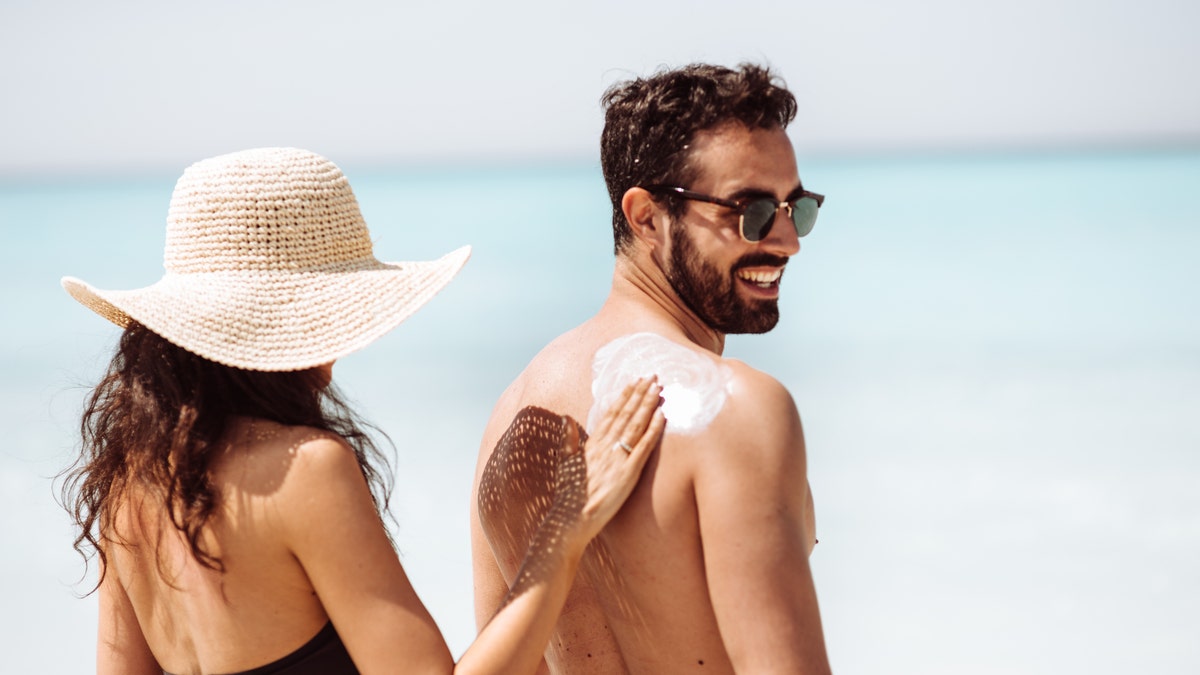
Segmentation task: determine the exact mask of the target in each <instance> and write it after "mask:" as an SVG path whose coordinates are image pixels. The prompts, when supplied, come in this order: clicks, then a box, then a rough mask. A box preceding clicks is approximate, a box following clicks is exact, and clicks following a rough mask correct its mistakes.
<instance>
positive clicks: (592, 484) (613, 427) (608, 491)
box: [584, 378, 666, 533]
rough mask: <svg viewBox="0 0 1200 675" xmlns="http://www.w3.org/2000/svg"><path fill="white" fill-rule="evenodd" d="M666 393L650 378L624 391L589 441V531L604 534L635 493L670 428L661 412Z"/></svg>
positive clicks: (587, 449) (608, 410)
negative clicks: (606, 525) (627, 500)
mask: <svg viewBox="0 0 1200 675" xmlns="http://www.w3.org/2000/svg"><path fill="white" fill-rule="evenodd" d="M661 393H662V387H660V386H659V385H658V382H657V381H656V379H655V378H645V379H640V380H638V381H637V382H634V383H633V384H632V385H630V386H628V387H626V388H625V390H624V391H623V392H622V394H621V396H620V397H618V398H617V400H616V401H614V402H613V403H612V404H611V405H610V406H609V408H608V409H607V410H606V411H605V414H604V415H603V419H604V423H603V424H601V425H600V427H599V428H598V429H597V432H596V433H595V434H593V435H592V436H591V437H590V438H588V441H587V445H586V448H585V451H586V460H587V484H588V485H587V491H588V496H587V504H586V506H585V508H584V512H585V514H586V515H587V517H588V518H589V519H590V520H591V523H590V525H591V527H589V528H588V529H589V531H591V532H592V533H595V532H599V530H600V529H601V528H602V527H603V526H604V524H605V523H607V522H608V521H609V520H610V519H611V518H612V517H613V515H615V514H616V512H617V511H618V510H619V509H620V507H621V504H623V503H624V502H625V499H626V498H628V497H629V495H630V493H632V492H633V488H634V486H635V485H637V481H638V479H639V477H640V476H641V472H642V468H643V467H644V466H645V465H646V461H647V459H648V458H649V456H650V452H651V450H652V449H653V448H654V447H656V446H657V445H658V440H659V438H660V437H661V436H662V431H663V428H664V427H665V424H666V422H665V419H664V418H663V415H662V413H661V412H660V411H659V406H660V405H661V403H662V399H661V397H660V394H661Z"/></svg>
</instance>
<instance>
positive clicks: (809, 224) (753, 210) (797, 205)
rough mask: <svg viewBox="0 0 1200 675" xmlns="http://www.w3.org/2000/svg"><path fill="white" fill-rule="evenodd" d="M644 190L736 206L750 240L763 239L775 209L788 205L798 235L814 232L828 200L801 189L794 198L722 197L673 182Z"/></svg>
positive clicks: (741, 227)
mask: <svg viewBox="0 0 1200 675" xmlns="http://www.w3.org/2000/svg"><path fill="white" fill-rule="evenodd" d="M642 189H644V190H646V191H648V192H652V193H656V194H668V193H669V194H673V195H675V196H677V197H681V198H683V199H690V200H692V201H696V202H708V203H709V204H719V205H721V206H725V207H728V208H731V209H733V210H734V212H735V213H737V214H738V231H739V232H740V233H741V235H742V239H745V240H746V241H748V242H756V241H762V240H763V237H766V236H767V234H768V233H770V231H771V227H772V226H773V225H775V213H776V212H777V211H779V209H787V212H788V217H789V218H791V219H792V225H795V226H796V236H797V237H803V236H804V235H806V234H808V233H809V232H812V229H813V224H814V223H816V222H817V209H819V208H821V204H823V203H824V202H825V195H819V194H817V193H815V192H809V191H808V190H804V189H801V190H800V194H798V195H797V196H795V197H792V198H791V199H790V200H787V201H782V202H777V201H775V200H774V199H771V198H770V197H752V198H749V199H721V198H720V197H713V196H711V195H705V194H700V193H699V192H692V191H691V190H685V189H684V188H681V187H672V186H670V185H646V186H643V188H642Z"/></svg>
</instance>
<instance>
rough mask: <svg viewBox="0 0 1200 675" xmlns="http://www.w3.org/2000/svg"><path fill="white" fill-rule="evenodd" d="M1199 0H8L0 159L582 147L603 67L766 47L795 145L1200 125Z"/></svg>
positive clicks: (111, 163) (488, 156)
mask: <svg viewBox="0 0 1200 675" xmlns="http://www.w3.org/2000/svg"><path fill="white" fill-rule="evenodd" d="M1197 35H1200V3H1197V2H1195V1H1194V0H1137V1H1134V0H1093V1H1084V0H1057V1H1055V0H1049V1H1047V0H1008V1H1006V2H994V1H993V2H984V1H981V0H915V1H913V2H893V1H890V0H838V1H830V0H825V1H823V2H808V1H802V0H742V1H739V2H736V3H734V2H711V1H707V0H699V1H693V2H668V1H661V0H658V1H656V0H640V1H634V0H606V1H605V2H562V1H553V2H552V1H546V0H516V1H514V2H503V3H501V2H493V1H490V0H489V1H486V2H484V1H479V0H463V1H460V2H443V3H434V2H420V3H415V2H382V1H373V0H341V1H339V2H315V1H312V0H299V1H293V2H282V1H279V2H267V1H265V0H247V1H242V2H233V1H226V0H216V1H212V2H205V3H185V2H162V1H161V0H154V1H151V0H146V1H144V2H130V1H109V2H102V3H97V2H83V1H80V0H58V1H50V2H46V1H40V2H35V1H31V0H4V2H3V4H2V5H0V63H3V64H4V65H3V67H2V69H0V91H2V92H3V99H2V100H3V106H0V177H4V176H9V177H13V176H18V177H19V176H27V175H44V174H48V173H53V172H56V171H59V170H66V171H69V172H72V173H80V172H83V173H88V172H100V171H108V170H143V169H151V168H153V169H164V170H169V171H171V172H177V171H178V170H179V169H180V168H181V167H182V166H186V165H187V164H189V163H191V162H192V161H195V160H198V159H201V158H203V157H208V156H212V155H215V154H220V153H223V152H227V151H232V150H236V149H241V148H246V147H254V146H265V145H296V146H301V147H307V148H310V149H312V150H315V151H317V152H321V153H322V154H325V155H327V156H329V157H331V158H333V159H334V160H335V161H339V162H345V161H352V162H362V163H400V164H421V163H431V162H432V163H447V162H462V161H467V162H485V163H496V162H507V161H522V162H528V161H563V160H570V161H575V160H581V159H582V160H592V161H594V160H595V158H596V156H597V150H596V147H597V144H598V136H599V131H600V127H601V124H602V119H601V111H600V108H599V105H598V99H599V98H600V95H601V93H602V92H603V91H604V89H605V88H606V87H607V86H608V85H610V84H612V83H613V82H615V81H618V80H621V79H625V78H627V77H629V76H633V75H644V74H648V73H650V72H652V71H653V70H654V69H655V68H656V67H658V66H660V65H680V64H683V63H687V62H690V61H698V60H699V61H710V62H716V63H723V64H734V63H737V62H739V61H743V60H753V61H757V62H765V63H769V64H770V65H772V66H773V67H774V68H776V69H777V71H778V72H779V73H780V74H781V75H782V76H783V77H784V79H785V80H786V81H787V82H788V84H789V86H790V87H791V88H792V89H793V90H794V91H795V92H796V94H797V97H798V98H799V100H800V114H799V118H798V120H797V122H796V124H795V125H794V127H793V128H792V137H793V139H794V140H795V142H796V145H797V148H798V151H799V152H800V153H801V154H803V153H806V152H807V153H823V154H833V153H842V152H856V153H859V152H868V153H870V152H880V151H886V152H895V151H916V152H928V151H941V150H947V149H950V150H954V149H977V148H984V149H988V148H996V147H1000V148H1012V147H1019V148H1039V147H1054V148H1059V147H1064V146H1067V147H1075V146H1112V145H1117V146H1131V145H1132V146H1155V147H1162V146H1191V147H1197V146H1200V39H1197V37H1196V36H1197Z"/></svg>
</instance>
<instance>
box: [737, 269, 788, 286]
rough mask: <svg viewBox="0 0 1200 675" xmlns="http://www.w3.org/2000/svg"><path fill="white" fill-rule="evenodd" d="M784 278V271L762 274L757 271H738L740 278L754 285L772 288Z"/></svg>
mask: <svg viewBox="0 0 1200 675" xmlns="http://www.w3.org/2000/svg"><path fill="white" fill-rule="evenodd" d="M781 276H783V269H777V270H771V271H768V272H762V271H757V270H738V278H740V279H745V280H746V281H749V282H750V283H752V284H758V285H759V286H771V285H772V284H775V283H777V282H778V281H779V277H781Z"/></svg>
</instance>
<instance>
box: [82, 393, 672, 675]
mask: <svg viewBox="0 0 1200 675" xmlns="http://www.w3.org/2000/svg"><path fill="white" fill-rule="evenodd" d="M660 391H661V388H660V387H659V386H658V384H657V383H655V382H653V381H652V380H649V379H646V380H639V381H638V382H637V383H635V384H632V385H630V386H629V387H628V388H627V389H626V390H625V392H624V395H623V397H622V400H621V401H619V402H617V403H616V404H614V406H613V408H612V409H611V410H609V411H608V413H607V414H606V417H605V422H604V424H602V425H601V429H600V431H599V432H598V433H596V434H594V435H593V437H592V438H591V439H589V441H588V442H587V444H586V446H585V448H584V453H585V455H584V459H585V460H586V477H585V478H584V479H583V480H582V481H580V482H579V483H575V484H571V485H570V486H567V487H564V488H563V489H564V493H565V492H566V491H568V490H578V493H577V494H576V495H575V496H577V497H578V502H577V503H578V504H580V505H581V508H578V509H575V510H574V511H571V512H570V517H569V518H566V519H564V520H562V521H561V522H560V525H561V528H560V529H559V530H557V531H556V533H557V534H558V535H559V539H558V540H557V541H558V545H557V546H556V547H555V548H554V549H553V550H552V551H550V553H549V554H546V552H542V553H543V555H542V558H541V563H542V564H541V565H540V566H539V567H538V568H537V571H538V574H536V575H533V576H532V577H531V581H530V583H529V584H527V586H526V587H525V588H524V589H523V592H522V593H520V594H519V595H517V596H515V597H512V598H510V600H509V602H508V603H507V604H506V605H505V606H504V607H503V609H501V610H500V611H499V612H498V613H496V615H495V616H494V617H492V619H491V621H490V622H489V623H488V624H487V627H486V628H485V629H484V630H483V631H482V632H481V633H480V635H479V636H478V638H477V639H476V641H475V643H474V644H472V645H471V647H470V648H469V649H468V650H467V652H466V653H465V654H464V655H463V657H462V659H461V660H460V661H459V663H458V664H455V663H454V660H453V658H452V656H451V654H450V650H449V649H448V648H447V646H446V643H445V641H444V640H443V638H442V635H441V633H440V632H439V631H438V628H437V626H436V625H435V624H434V622H433V619H432V618H431V617H430V615H429V612H428V611H426V609H425V607H424V605H422V604H421V601H420V599H419V598H418V597H417V595H416V593H415V592H414V590H413V587H412V585H411V584H410V583H409V580H408V578H407V576H406V575H405V573H404V569H403V568H402V567H401V565H400V561H399V560H398V558H397V556H396V552H395V551H394V550H393V548H392V546H391V544H390V543H389V542H388V539H387V536H386V534H385V532H384V529H383V526H382V524H381V522H380V519H379V516H378V514H377V512H376V510H375V507H374V505H373V503H372V501H371V497H370V493H369V491H368V487H367V483H366V481H365V480H364V479H363V476H362V474H361V472H360V470H359V466H358V463H357V461H356V459H355V457H354V454H353V452H352V451H351V450H350V448H349V447H348V446H347V445H346V444H345V443H344V442H343V441H342V440H341V439H340V438H337V437H335V436H332V435H330V434H328V433H324V432H320V431H317V430H314V429H308V428H303V427H284V426H280V425H276V424H273V423H271V422H267V421H264V420H251V419H247V418H238V419H233V420H230V424H229V428H228V432H227V439H228V443H229V445H228V447H227V449H226V451H225V452H224V454H223V455H222V456H221V457H219V458H218V459H217V460H216V461H215V462H214V465H213V466H212V468H211V473H212V479H213V483H214V485H215V486H216V487H217V491H218V493H219V495H220V501H221V508H220V511H219V514H218V515H217V516H216V517H214V518H213V520H212V521H211V523H210V525H209V526H208V527H207V528H206V530H205V536H204V543H205V545H206V546H207V547H208V548H209V550H211V551H213V552H214V553H216V554H217V555H219V556H220V557H221V559H222V560H223V561H224V563H225V566H226V570H225V572H224V573H220V572H217V571H214V570H211V569H207V568H205V567H203V566H202V565H200V564H199V563H198V562H197V561H196V560H195V559H194V558H193V557H192V556H191V554H190V552H189V550H188V548H187V545H186V543H185V542H184V541H183V539H182V538H181V536H180V535H179V534H178V532H177V531H175V530H174V529H173V528H171V527H170V525H169V523H168V522H167V521H166V520H165V519H164V517H163V515H162V514H161V513H160V512H159V511H157V510H155V509H154V508H151V507H148V506H145V505H143V504H140V503H139V501H140V500H138V499H137V497H134V498H132V499H130V500H127V502H126V503H124V504H123V505H122V508H120V509H119V513H118V515H117V531H118V532H119V534H120V535H122V536H123V537H124V538H125V539H126V541H127V543H126V544H124V545H122V544H118V543H113V542H110V543H108V544H107V546H106V553H107V555H108V560H109V566H108V569H107V570H106V572H107V574H106V576H105V578H104V581H103V583H102V584H101V586H100V590H99V596H100V631H99V640H98V647H97V672H98V673H101V674H114V675H115V674H118V673H119V674H121V675H130V674H133V675H140V674H145V675H150V674H153V675H160V674H161V673H162V672H163V670H164V669H165V670H167V671H169V672H173V673H227V672H236V671H242V670H247V669H250V668H253V667H257V666H260V665H264V664H266V663H269V662H271V661H274V660H276V659H278V658H280V657H282V656H284V655H286V654H288V653H290V652H292V651H293V650H295V649H296V648H297V647H299V646H301V645H303V644H304V643H306V642H307V641H308V640H309V639H310V638H312V637H313V636H314V635H316V633H317V632H318V631H319V630H320V629H321V628H322V627H323V626H324V625H325V623H326V622H327V621H329V620H332V622H333V624H334V627H335V628H336V629H337V631H338V633H339V634H340V636H341V638H342V640H343V642H344V643H345V644H346V647H347V650H348V651H349V653H350V655H351V657H352V658H353V660H354V662H355V664H356V666H357V667H358V669H359V670H360V671H361V672H363V673H397V672H404V673H496V674H500V673H523V672H524V673H532V672H534V671H535V670H536V668H537V666H538V664H539V663H540V661H541V655H542V652H543V650H544V649H545V645H546V642H547V639H548V638H549V635H550V632H551V630H552V629H553V625H554V622H555V619H556V617H557V615H558V612H559V610H560V609H561V607H562V603H563V601H564V599H565V597H566V594H567V591H568V589H569V587H570V584H571V580H572V578H573V576H574V574H575V570H576V568H577V566H578V564H579V560H580V558H581V557H582V554H583V550H584V547H585V546H586V545H587V543H588V542H589V541H590V540H591V539H592V538H593V537H594V536H595V535H596V533H597V532H598V531H599V530H600V529H601V528H602V527H603V525H604V524H605V523H606V522H608V520H609V519H611V518H612V516H613V515H614V514H615V513H616V512H617V510H618V509H619V508H620V506H621V504H622V503H623V502H624V501H625V499H626V497H627V496H628V495H629V493H630V491H631V490H632V489H633V486H634V485H635V484H636V482H637V480H638V477H639V475H640V473H641V471H642V468H643V466H644V465H645V462H646V460H647V459H648V458H649V457H650V455H651V454H652V450H653V449H654V448H655V447H657V444H658V440H659V438H660V435H661V432H662V429H663V426H664V424H665V422H664V420H663V417H662V413H661V411H659V410H658V405H659V402H660V400H659V392H660ZM575 441H578V438H577V437H575V436H571V435H568V438H567V441H566V442H567V443H568V444H570V446H571V447H575V446H574V442H575ZM617 441H624V442H627V443H628V444H629V445H630V446H631V447H632V451H631V452H629V453H626V452H624V451H622V450H620V449H616V450H614V448H613V446H614V444H615V443H616V442H617ZM105 534H108V535H111V534H113V533H112V532H106V533H105ZM155 541H158V542H159V545H158V546H157V547H156V546H155V545H154V542H155ZM159 570H162V572H163V573H160V572H159Z"/></svg>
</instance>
